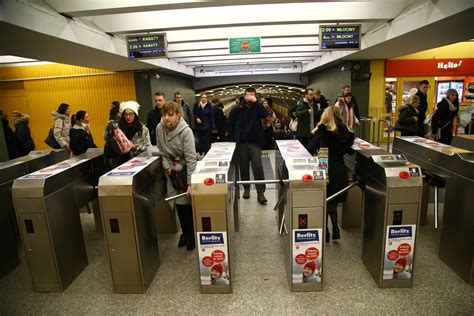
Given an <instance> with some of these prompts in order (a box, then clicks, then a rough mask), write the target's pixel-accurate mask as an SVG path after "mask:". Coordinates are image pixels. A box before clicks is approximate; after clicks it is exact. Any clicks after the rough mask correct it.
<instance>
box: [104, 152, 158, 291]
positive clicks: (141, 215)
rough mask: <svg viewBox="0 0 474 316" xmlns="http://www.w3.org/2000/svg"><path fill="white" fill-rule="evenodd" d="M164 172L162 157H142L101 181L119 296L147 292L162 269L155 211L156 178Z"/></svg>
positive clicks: (109, 253) (107, 233)
mask: <svg viewBox="0 0 474 316" xmlns="http://www.w3.org/2000/svg"><path fill="white" fill-rule="evenodd" d="M162 173H163V168H162V166H161V158H160V157H156V156H154V157H147V156H138V157H135V158H133V159H131V160H130V161H128V162H126V163H124V164H122V165H120V166H119V167H117V168H115V169H114V170H112V171H110V172H108V173H106V174H105V175H103V176H102V177H100V179H99V199H100V205H101V213H102V220H103V225H104V235H105V240H106V244H107V252H108V257H109V261H110V267H111V271H112V282H113V288H114V292H115V293H145V291H146V290H147V288H148V287H149V285H150V283H151V282H152V280H153V278H154V276H155V274H156V271H157V270H158V267H159V254H158V242H157V237H156V229H155V222H156V221H155V218H154V214H155V213H154V212H153V208H154V199H155V197H154V195H155V194H156V192H155V190H154V186H155V179H156V177H158V176H160V175H161V174H162ZM162 193H163V192H162Z"/></svg>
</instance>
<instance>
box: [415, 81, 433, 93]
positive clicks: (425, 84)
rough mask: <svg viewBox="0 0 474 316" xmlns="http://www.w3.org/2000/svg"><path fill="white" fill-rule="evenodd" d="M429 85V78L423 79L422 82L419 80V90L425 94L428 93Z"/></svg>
mask: <svg viewBox="0 0 474 316" xmlns="http://www.w3.org/2000/svg"><path fill="white" fill-rule="evenodd" d="M429 87H430V83H429V81H428V80H421V81H420V82H418V90H420V92H421V93H423V94H426V92H427V91H428V88H429Z"/></svg>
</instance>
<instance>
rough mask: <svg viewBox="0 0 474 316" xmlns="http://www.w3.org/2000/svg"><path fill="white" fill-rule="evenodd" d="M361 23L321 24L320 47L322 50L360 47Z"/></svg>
mask: <svg viewBox="0 0 474 316" xmlns="http://www.w3.org/2000/svg"><path fill="white" fill-rule="evenodd" d="M360 27H361V26H360V24H358V25H321V26H320V27H319V47H320V49H321V50H335V49H344V50H352V49H360Z"/></svg>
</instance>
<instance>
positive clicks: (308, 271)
mask: <svg viewBox="0 0 474 316" xmlns="http://www.w3.org/2000/svg"><path fill="white" fill-rule="evenodd" d="M315 271H316V262H315V261H310V262H308V263H306V264H305V265H304V267H303V276H305V277H309V276H311V275H313V274H314V272H315Z"/></svg>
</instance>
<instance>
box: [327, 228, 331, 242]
mask: <svg viewBox="0 0 474 316" xmlns="http://www.w3.org/2000/svg"><path fill="white" fill-rule="evenodd" d="M330 238H331V234H329V229H328V228H327V227H326V242H329V239H330Z"/></svg>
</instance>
